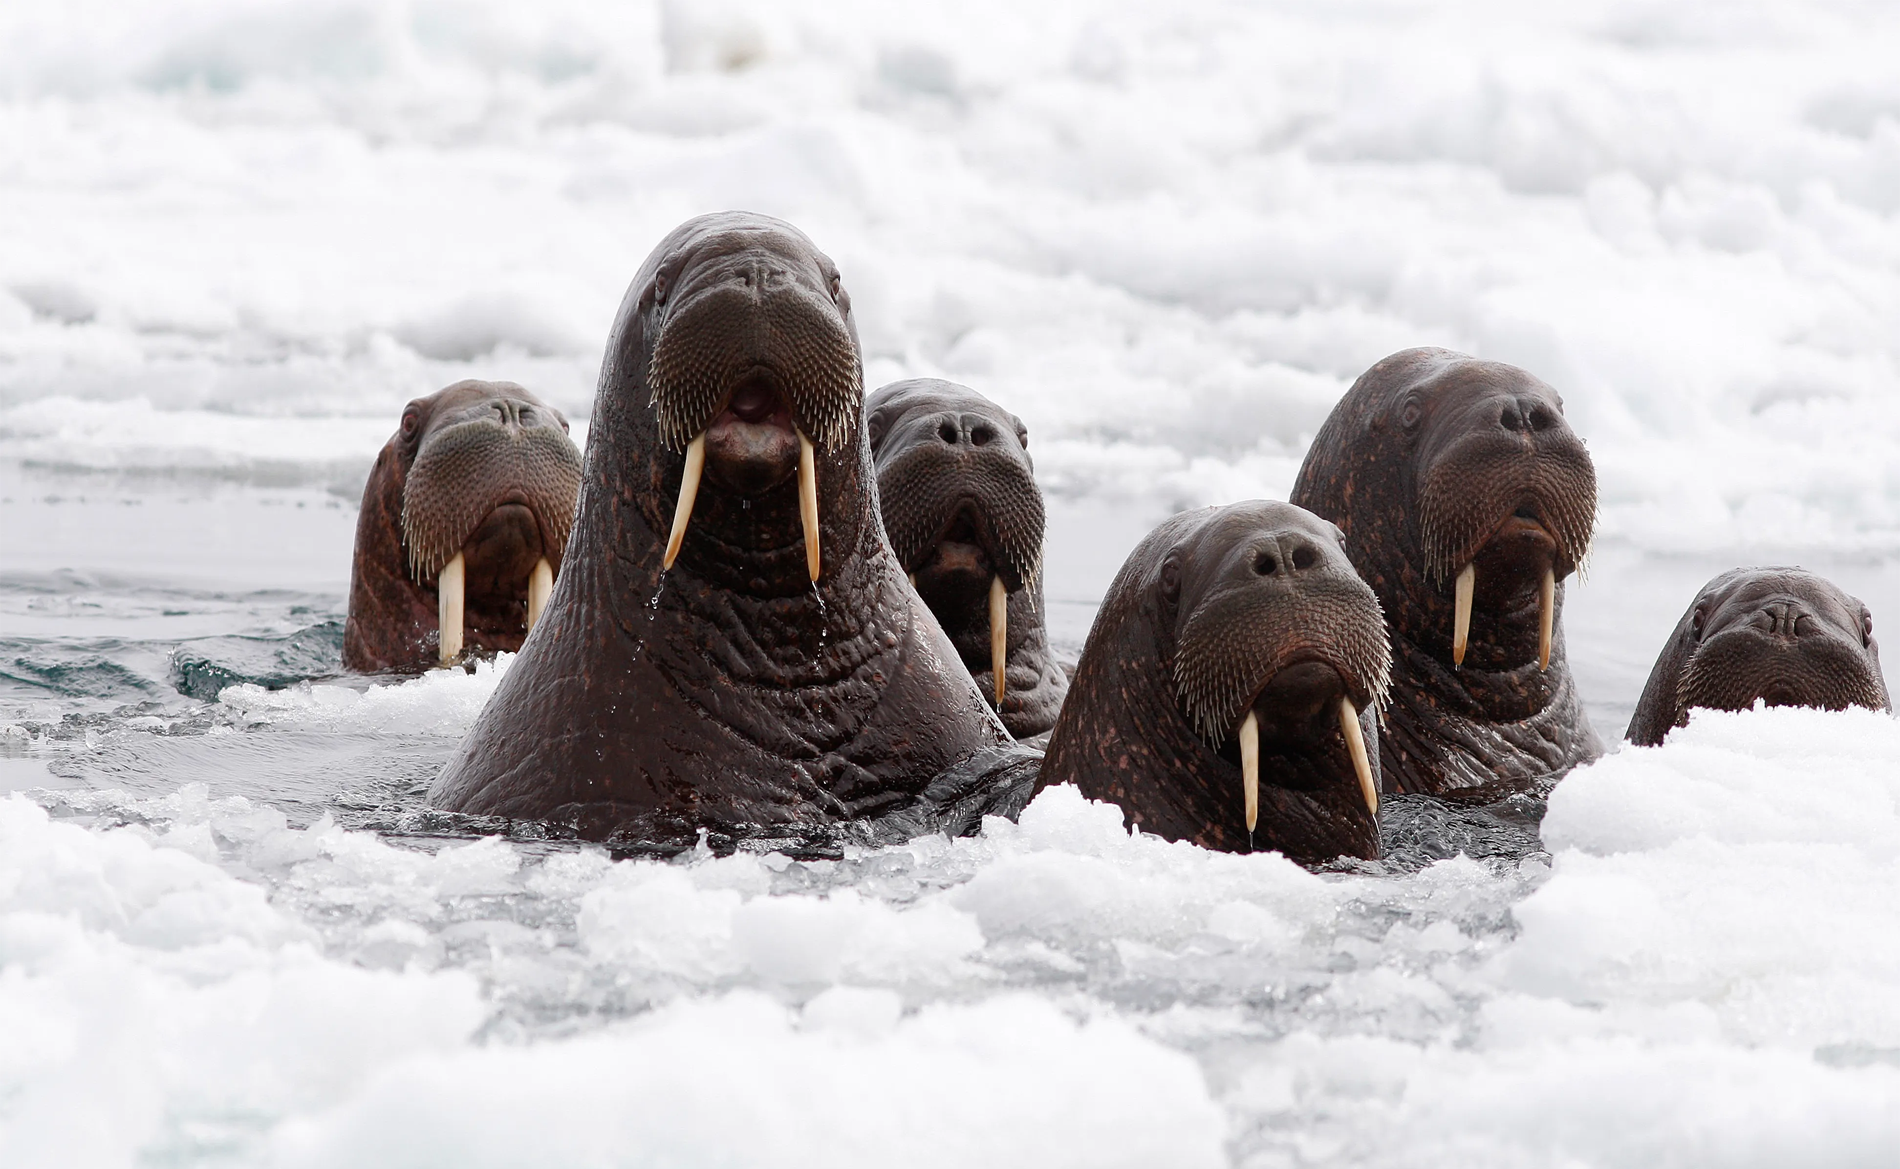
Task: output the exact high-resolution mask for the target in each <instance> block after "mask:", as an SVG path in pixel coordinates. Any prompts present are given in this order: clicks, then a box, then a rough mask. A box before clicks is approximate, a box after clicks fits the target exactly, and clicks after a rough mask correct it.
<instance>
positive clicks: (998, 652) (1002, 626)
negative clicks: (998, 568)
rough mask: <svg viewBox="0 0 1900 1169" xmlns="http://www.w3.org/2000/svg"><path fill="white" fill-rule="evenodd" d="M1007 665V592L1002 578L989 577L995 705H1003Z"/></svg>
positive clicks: (991, 662)
mask: <svg viewBox="0 0 1900 1169" xmlns="http://www.w3.org/2000/svg"><path fill="white" fill-rule="evenodd" d="M1008 665H1009V593H1008V592H1006V591H1004V589H1003V578H1002V577H1000V576H993V577H991V578H990V671H991V673H993V674H995V675H996V706H997V709H999V710H1000V709H1002V706H1003V670H1004V667H1006V666H1008Z"/></svg>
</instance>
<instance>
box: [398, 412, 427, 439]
mask: <svg viewBox="0 0 1900 1169" xmlns="http://www.w3.org/2000/svg"><path fill="white" fill-rule="evenodd" d="M420 425H422V417H421V413H420V412H419V411H418V410H417V409H416V408H415V407H414V406H411V407H409V409H407V410H404V411H403V412H402V437H403V439H404V441H407V440H409V439H412V438H414V437H416V428H417V427H418V426H420Z"/></svg>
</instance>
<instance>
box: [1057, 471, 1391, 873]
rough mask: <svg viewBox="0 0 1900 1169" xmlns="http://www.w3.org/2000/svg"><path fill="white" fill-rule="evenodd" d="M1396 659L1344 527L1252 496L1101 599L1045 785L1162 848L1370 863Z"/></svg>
mask: <svg viewBox="0 0 1900 1169" xmlns="http://www.w3.org/2000/svg"><path fill="white" fill-rule="evenodd" d="M1390 664H1391V656H1390V650H1389V648H1388V645H1387V641H1386V632H1385V623H1384V620H1383V617H1382V615H1381V613H1380V611H1379V602H1378V599H1377V598H1376V597H1375V596H1374V595H1373V592H1372V590H1371V589H1370V588H1368V587H1367V586H1366V584H1365V582H1364V581H1362V580H1360V579H1359V575H1358V574H1357V573H1356V572H1355V571H1354V570H1353V567H1352V562H1351V561H1350V560H1349V559H1348V558H1347V556H1346V551H1345V547H1344V544H1343V540H1342V537H1341V534H1340V532H1339V529H1337V528H1335V527H1334V526H1333V525H1332V524H1329V523H1327V522H1326V521H1324V520H1322V519H1320V518H1319V517H1317V516H1315V515H1313V514H1311V513H1310V512H1307V511H1304V510H1302V509H1300V508H1297V507H1293V506H1292V505H1290V504H1284V503H1273V502H1267V501H1260V500H1256V501H1252V502H1248V503H1238V504H1233V505H1230V506H1228V507H1220V508H1204V509H1202V510H1200V511H1194V512H1186V513H1183V514H1182V515H1178V516H1175V517H1174V518H1172V519H1170V520H1168V521H1166V522H1165V523H1163V524H1162V525H1161V526H1160V527H1158V528H1156V529H1155V530H1154V531H1153V532H1151V533H1150V534H1149V535H1148V537H1147V538H1146V539H1144V540H1143V541H1142V542H1141V544H1140V545H1138V546H1137V547H1136V549H1135V551H1134V552H1132V553H1131V554H1130V555H1129V557H1128V561H1127V563H1125V564H1124V565H1123V566H1122V570H1121V572H1120V574H1119V575H1117V576H1116V578H1115V583H1114V584H1112V585H1111V586H1110V587H1109V591H1108V595H1107V597H1106V598H1104V600H1103V602H1102V608H1101V612H1100V613H1099V614H1098V615H1097V617H1096V619H1095V625H1094V628H1092V629H1091V630H1090V631H1089V639H1088V643H1087V645H1086V647H1085V648H1084V649H1083V651H1082V660H1081V663H1080V664H1079V665H1078V666H1077V668H1076V675H1075V680H1074V683H1073V685H1072V686H1071V688H1070V691H1069V697H1068V700H1067V702H1066V703H1065V704H1064V706H1063V710H1062V715H1061V717H1060V718H1059V719H1057V721H1056V728H1055V731H1054V733H1053V734H1051V736H1050V739H1049V751H1048V755H1047V757H1046V758H1045V760H1044V763H1043V773H1042V780H1041V782H1042V783H1044V784H1048V783H1065V782H1068V783H1075V784H1076V785H1077V786H1079V787H1080V788H1081V789H1082V792H1083V793H1084V794H1085V795H1088V796H1090V797H1091V798H1096V799H1107V800H1111V801H1113V802H1115V803H1117V804H1119V805H1120V806H1121V808H1122V811H1123V813H1124V814H1125V815H1126V816H1127V818H1128V820H1129V822H1130V823H1131V824H1139V825H1140V826H1141V827H1142V828H1143V829H1145V830H1147V831H1149V832H1154V833H1157V834H1159V835H1161V836H1164V837H1166V838H1168V839H1170V840H1192V841H1194V842H1195V843H1197V844H1201V845H1204V846H1206V847H1209V848H1218V849H1226V850H1229V851H1242V850H1247V849H1251V848H1252V847H1254V846H1256V845H1258V846H1259V847H1263V848H1273V849H1278V850H1280V851H1282V852H1284V853H1286V854H1287V855H1288V856H1290V857H1292V858H1294V859H1296V860H1300V861H1304V862H1321V861H1327V860H1331V859H1333V858H1334V857H1338V856H1341V855H1352V856H1361V857H1375V856H1377V855H1378V850H1379V833H1378V823H1377V819H1376V813H1377V810H1378V801H1379V783H1380V781H1379V773H1378V763H1377V733H1378V732H1377V720H1376V717H1375V711H1376V709H1377V708H1378V707H1379V706H1380V705H1381V704H1382V703H1383V702H1384V700H1385V692H1386V687H1387V684H1388V675H1389V669H1390ZM1368 741H1370V742H1371V743H1372V747H1371V749H1370V750H1368V748H1367V743H1368Z"/></svg>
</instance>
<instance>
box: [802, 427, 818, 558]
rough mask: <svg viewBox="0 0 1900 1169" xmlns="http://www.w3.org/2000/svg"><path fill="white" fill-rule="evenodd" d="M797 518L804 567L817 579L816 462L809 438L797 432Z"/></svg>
mask: <svg viewBox="0 0 1900 1169" xmlns="http://www.w3.org/2000/svg"><path fill="white" fill-rule="evenodd" d="M798 518H799V519H800V520H802V521H804V524H805V567H806V568H808V569H810V570H811V578H812V580H813V581H814V582H815V581H817V579H818V462H817V459H816V458H815V457H814V455H813V454H812V449H811V439H809V438H806V437H805V433H804V431H800V432H799V434H798Z"/></svg>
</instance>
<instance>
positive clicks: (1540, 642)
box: [1537, 568, 1557, 670]
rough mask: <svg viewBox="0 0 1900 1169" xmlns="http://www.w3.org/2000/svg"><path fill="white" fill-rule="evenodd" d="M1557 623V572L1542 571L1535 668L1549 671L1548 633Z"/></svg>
mask: <svg viewBox="0 0 1900 1169" xmlns="http://www.w3.org/2000/svg"><path fill="white" fill-rule="evenodd" d="M1556 622H1557V570H1556V569H1554V568H1545V569H1544V586H1543V587H1542V588H1541V589H1539V590H1538V592H1537V668H1538V669H1540V670H1548V669H1550V632H1551V629H1552V627H1553V626H1554V625H1555V624H1556Z"/></svg>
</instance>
